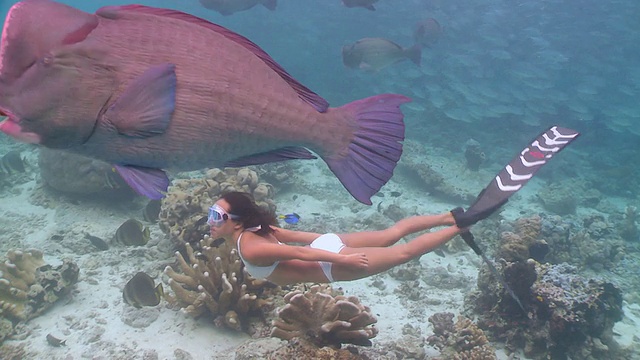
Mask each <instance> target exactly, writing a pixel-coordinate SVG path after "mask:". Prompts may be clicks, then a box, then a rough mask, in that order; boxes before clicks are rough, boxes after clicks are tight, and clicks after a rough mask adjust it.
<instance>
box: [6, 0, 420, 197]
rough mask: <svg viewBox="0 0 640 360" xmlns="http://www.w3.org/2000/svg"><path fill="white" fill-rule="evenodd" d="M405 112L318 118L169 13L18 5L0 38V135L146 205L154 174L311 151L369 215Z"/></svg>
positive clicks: (371, 107)
mask: <svg viewBox="0 0 640 360" xmlns="http://www.w3.org/2000/svg"><path fill="white" fill-rule="evenodd" d="M408 101H410V99H409V98H407V97H405V96H402V95H394V94H384V95H378V96H373V97H370V98H366V99H362V100H358V101H354V102H352V103H349V104H346V105H344V106H341V107H337V108H330V107H329V104H328V103H327V101H326V100H324V99H323V98H322V97H320V96H319V95H317V94H315V93H313V92H312V91H311V90H309V89H308V88H306V87H305V86H304V85H302V84H300V83H299V82H297V81H296V80H295V79H293V78H292V77H291V76H290V75H289V74H288V73H287V72H286V71H285V70H284V69H283V68H282V67H280V66H279V65H278V64H277V63H276V62H275V61H274V60H273V59H272V58H271V57H269V55H267V54H266V53H265V52H264V51H263V50H262V49H260V48H259V47H258V46H257V45H256V44H254V43H252V42H251V41H249V40H248V39H246V38H244V37H242V36H240V35H238V34H236V33H234V32H231V31H229V30H227V29H225V28H223V27H221V26H218V25H216V24H212V23H210V22H207V21H205V20H203V19H200V18H197V17H194V16H191V15H189V14H185V13H182V12H178V11H174V10H168V9H158V8H151V7H145V6H141V5H126V6H108V7H104V8H101V9H99V10H98V11H97V12H96V13H95V14H89V13H85V12H82V11H80V10H77V9H75V8H72V7H69V6H67V5H63V4H60V3H56V2H53V1H49V0H25V1H21V2H18V3H17V4H15V5H14V6H13V7H12V8H11V9H10V10H9V13H8V14H7V18H6V20H5V25H4V29H3V31H2V43H1V45H0V113H1V114H4V115H6V116H7V118H6V119H5V120H4V121H3V122H1V123H0V130H1V131H3V132H5V133H6V134H8V135H11V136H13V137H15V138H16V139H19V140H22V141H25V142H29V143H36V144H41V145H43V146H46V147H49V148H54V149H64V150H67V151H71V152H74V153H78V154H81V155H85V156H89V157H93V158H97V159H101V160H104V161H106V162H109V163H112V164H114V166H115V168H116V170H117V171H118V172H119V174H120V175H121V176H122V177H123V178H124V179H125V181H127V183H128V184H129V185H130V186H131V187H132V188H134V189H135V190H136V191H137V192H138V193H140V194H143V195H146V196H148V197H150V198H154V199H158V198H161V197H162V196H163V194H164V192H165V191H166V188H167V186H168V184H169V179H168V177H167V175H166V174H165V172H164V169H170V170H171V169H173V170H194V169H200V168H205V167H213V166H218V167H219V166H235V167H238V166H246V165H255V164H262V163H268V162H274V161H281V160H288V159H313V158H315V156H314V155H313V154H312V153H311V152H310V151H309V150H307V149H310V150H312V151H314V152H315V153H316V154H318V155H319V156H320V157H322V158H323V159H324V160H325V162H326V163H327V165H328V166H329V168H330V169H331V170H332V171H333V173H334V174H335V175H336V176H337V177H338V179H339V180H340V182H341V183H342V184H343V185H344V186H345V187H346V189H347V190H348V191H349V192H350V193H351V194H352V195H353V196H354V197H355V198H356V199H357V200H359V201H361V202H363V203H366V204H371V200H370V197H371V196H372V195H373V194H375V193H376V192H378V190H379V189H380V188H381V187H382V185H384V184H385V183H386V182H387V181H388V180H389V179H390V178H391V176H392V173H393V169H394V168H395V166H396V163H397V161H398V160H399V158H400V155H401V153H402V140H403V139H404V124H403V115H402V112H401V111H400V105H401V104H403V103H406V102H408Z"/></svg>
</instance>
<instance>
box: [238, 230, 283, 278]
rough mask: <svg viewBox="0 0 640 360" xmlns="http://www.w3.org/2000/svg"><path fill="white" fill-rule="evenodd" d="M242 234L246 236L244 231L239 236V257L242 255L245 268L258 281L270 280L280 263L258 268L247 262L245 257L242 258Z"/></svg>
mask: <svg viewBox="0 0 640 360" xmlns="http://www.w3.org/2000/svg"><path fill="white" fill-rule="evenodd" d="M245 231H246V230H245ZM242 234H244V231H243V232H241V233H240V235H238V255H240V259H241V260H242V262H243V263H244V268H245V269H247V272H248V273H249V274H251V276H253V277H254V278H256V279H266V278H268V277H269V275H271V274H272V273H273V270H275V269H276V266H278V264H280V261H276V262H274V263H273V264H271V265H269V266H257V265H253V264H251V263H250V262H248V261H247V260H245V259H244V257H242V250H240V239H242ZM278 244H282V243H281V242H280V241H278Z"/></svg>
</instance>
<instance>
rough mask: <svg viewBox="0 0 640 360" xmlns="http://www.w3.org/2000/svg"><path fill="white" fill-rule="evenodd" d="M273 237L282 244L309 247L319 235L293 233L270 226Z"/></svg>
mask: <svg viewBox="0 0 640 360" xmlns="http://www.w3.org/2000/svg"><path fill="white" fill-rule="evenodd" d="M271 228H272V229H273V236H275V237H276V239H278V241H280V242H283V243H287V244H288V243H298V244H305V245H309V244H311V243H312V242H313V240H315V239H317V238H318V237H319V236H320V234H317V233H310V232H305V231H294V230H288V229H283V228H279V227H275V226H272V227H271Z"/></svg>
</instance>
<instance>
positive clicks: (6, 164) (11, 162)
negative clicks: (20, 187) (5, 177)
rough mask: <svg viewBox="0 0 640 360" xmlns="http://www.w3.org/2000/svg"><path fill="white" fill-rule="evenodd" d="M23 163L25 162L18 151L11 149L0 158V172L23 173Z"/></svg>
mask: <svg viewBox="0 0 640 360" xmlns="http://www.w3.org/2000/svg"><path fill="white" fill-rule="evenodd" d="M25 164H26V162H25V161H24V158H23V157H22V156H21V155H20V152H19V151H16V150H11V151H9V152H8V153H6V154H5V155H4V156H3V157H2V159H1V160H0V172H4V173H6V174H13V173H23V172H25V171H26V169H25V167H24V165H25Z"/></svg>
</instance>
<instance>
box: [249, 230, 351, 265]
mask: <svg viewBox="0 0 640 360" xmlns="http://www.w3.org/2000/svg"><path fill="white" fill-rule="evenodd" d="M247 235H248V234H247ZM247 240H249V241H244V239H243V240H242V245H241V248H242V256H243V257H244V258H245V259H246V260H247V261H249V262H250V263H252V264H272V263H274V262H276V261H281V260H293V259H297V260H304V261H328V262H333V263H337V264H349V265H352V264H353V262H354V259H353V258H354V257H360V258H361V257H362V256H363V255H362V254H355V256H353V255H354V254H352V255H341V254H336V253H333V252H330V251H325V250H320V249H312V248H310V247H308V246H292V245H280V244H274V243H270V242H268V241H259V240H258V241H251V240H250V239H247ZM256 240H257V239H256Z"/></svg>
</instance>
